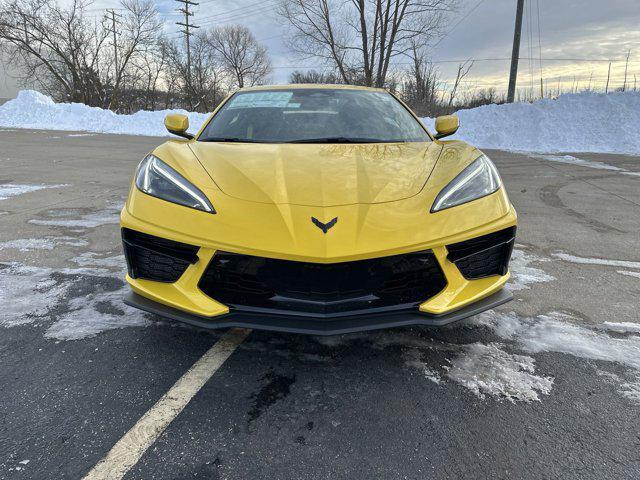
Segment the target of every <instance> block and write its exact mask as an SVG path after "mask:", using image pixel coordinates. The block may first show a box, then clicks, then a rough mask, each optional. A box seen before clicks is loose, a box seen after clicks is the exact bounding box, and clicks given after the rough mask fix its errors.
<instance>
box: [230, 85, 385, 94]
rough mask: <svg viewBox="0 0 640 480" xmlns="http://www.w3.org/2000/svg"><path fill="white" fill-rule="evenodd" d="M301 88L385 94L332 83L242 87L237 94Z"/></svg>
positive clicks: (357, 86) (361, 87)
mask: <svg viewBox="0 0 640 480" xmlns="http://www.w3.org/2000/svg"><path fill="white" fill-rule="evenodd" d="M301 88H324V89H339V90H370V91H374V92H386V90H385V89H384V88H373V87H363V86H360V85H343V84H333V83H292V84H289V85H259V86H255V87H244V88H241V89H239V90H238V91H239V92H252V91H260V90H291V89H301Z"/></svg>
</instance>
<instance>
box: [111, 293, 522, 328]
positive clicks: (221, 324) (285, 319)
mask: <svg viewBox="0 0 640 480" xmlns="http://www.w3.org/2000/svg"><path fill="white" fill-rule="evenodd" d="M512 299H513V295H512V294H511V293H510V292H508V291H507V290H499V291H498V292H496V293H494V294H492V295H490V296H488V297H486V298H483V299H482V300H479V301H478V302H476V303H473V304H471V305H467V306H466V307H463V308H461V309H459V310H456V311H454V312H450V313H446V314H441V315H433V314H427V313H422V312H419V311H417V310H404V311H395V312H389V313H373V314H360V315H351V316H342V317H339V318H333V319H317V318H307V317H300V316H297V315H285V314H277V315H275V314H264V313H250V312H232V313H227V314H224V315H220V316H218V317H216V318H210V317H203V316H200V315H194V314H190V313H188V312H184V311H182V310H178V309H176V308H172V307H168V306H166V305H163V304H161V303H158V302H154V301H153V300H150V299H148V298H145V297H143V296H141V295H138V294H136V293H134V292H129V293H127V294H126V295H125V297H124V303H126V304H127V305H129V306H131V307H135V308H138V309H140V310H143V311H145V312H149V313H153V314H156V315H159V316H161V317H164V318H168V319H170V320H174V321H177V322H181V323H186V324H189V325H192V326H195V327H198V328H203V329H207V330H214V329H220V328H231V327H241V328H251V329H255V330H271V331H276V332H287V333H304V334H308V335H339V334H344V333H354V332H363V331H368V330H380V329H386V328H395V327H408V326H412V325H420V326H428V327H441V326H443V325H447V324H449V323H452V322H457V321H459V320H462V319H465V318H468V317H471V316H473V315H477V314H478V313H482V312H484V311H486V310H489V309H491V308H494V307H497V306H498V305H502V304H503V303H506V302H509V301H510V300H512Z"/></svg>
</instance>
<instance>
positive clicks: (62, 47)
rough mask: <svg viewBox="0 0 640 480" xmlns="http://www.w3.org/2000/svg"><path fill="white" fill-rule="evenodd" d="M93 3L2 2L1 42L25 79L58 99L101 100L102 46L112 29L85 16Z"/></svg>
mask: <svg viewBox="0 0 640 480" xmlns="http://www.w3.org/2000/svg"><path fill="white" fill-rule="evenodd" d="M86 5H87V3H85V2H84V1H83V0H73V2H72V3H71V5H69V6H68V7H66V8H62V7H59V6H58V5H57V4H56V3H55V2H54V1H51V0H26V1H24V0H22V1H20V0H9V1H4V2H2V3H0V40H3V42H2V45H3V49H4V50H5V51H6V53H7V54H8V59H9V62H10V63H11V64H13V65H14V66H15V67H17V68H18V70H19V71H20V73H21V79H22V80H23V82H29V83H35V84H36V85H38V86H39V87H40V88H41V89H42V90H44V91H45V92H46V93H49V94H51V95H52V96H54V97H55V98H56V99H57V100H66V101H69V100H71V101H75V102H84V103H87V104H89V105H97V104H99V103H100V98H101V93H102V91H103V86H102V85H101V81H100V74H99V69H100V65H99V61H100V55H99V53H100V50H101V47H102V45H103V44H104V42H105V38H106V32H104V31H103V29H102V28H100V27H99V26H98V25H95V24H92V23H91V22H90V20H89V19H88V18H87V17H86V15H85V12H84V11H85V8H86Z"/></svg>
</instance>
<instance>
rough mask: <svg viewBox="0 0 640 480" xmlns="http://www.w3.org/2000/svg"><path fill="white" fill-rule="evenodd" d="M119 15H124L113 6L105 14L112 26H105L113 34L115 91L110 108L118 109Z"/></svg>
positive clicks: (119, 73)
mask: <svg viewBox="0 0 640 480" xmlns="http://www.w3.org/2000/svg"><path fill="white" fill-rule="evenodd" d="M118 17H122V15H120V14H119V13H116V11H115V10H114V9H113V8H111V9H108V10H107V13H106V15H105V17H104V18H105V20H106V21H107V24H108V23H109V21H110V22H111V26H106V27H105V28H106V29H107V31H108V32H109V33H112V34H113V93H112V95H111V99H110V100H109V106H108V108H109V109H110V110H113V109H116V107H117V103H118V90H119V89H120V80H121V78H120V77H121V72H120V70H118V29H117V25H118V23H120V20H118Z"/></svg>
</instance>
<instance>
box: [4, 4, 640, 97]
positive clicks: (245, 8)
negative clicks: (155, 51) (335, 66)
mask: <svg viewBox="0 0 640 480" xmlns="http://www.w3.org/2000/svg"><path fill="white" fill-rule="evenodd" d="M277 2H278V0H262V1H257V0H201V2H200V5H199V6H198V7H196V8H195V12H196V15H195V17H194V21H195V23H196V24H197V25H201V26H202V28H208V27H212V26H215V25H220V24H224V23H238V24H242V25H246V26H247V27H249V28H251V29H252V31H253V32H254V34H255V36H256V38H257V39H258V40H260V41H262V43H264V44H265V45H266V46H267V47H268V49H269V52H270V54H271V56H272V58H273V63H274V67H275V68H274V73H273V77H272V80H273V81H274V82H275V83H285V82H286V81H287V79H288V76H289V74H290V72H291V71H293V70H295V69H305V68H309V67H321V65H318V64H314V63H313V62H312V61H305V60H302V59H299V58H295V57H294V56H293V55H291V53H290V52H288V51H287V49H286V47H285V46H284V43H283V40H284V37H285V35H286V30H285V28H284V27H283V24H282V21H281V20H280V19H278V17H277V15H276V14H275V5H276V4H277ZM117 3H118V2H117V1H113V0H97V1H96V2H95V3H94V4H93V5H92V6H91V7H90V11H91V12H90V13H91V14H92V15H96V16H98V17H99V16H101V15H102V12H103V9H104V8H108V7H117ZM157 5H158V7H159V9H160V10H161V12H162V14H163V17H164V18H165V20H166V27H165V28H166V31H167V32H168V33H170V34H172V33H173V34H175V33H174V32H175V31H176V29H177V27H176V26H175V25H174V22H176V21H178V20H179V14H178V13H177V12H175V8H176V6H177V4H176V3H175V2H174V1H171V0H162V1H159V2H157ZM515 6H516V0H481V1H479V0H460V6H459V9H458V11H457V12H456V13H455V14H453V15H452V16H451V18H450V19H449V22H448V27H447V29H446V30H447V31H448V34H447V35H446V36H445V37H444V38H443V39H442V40H441V41H440V42H439V43H438V44H437V45H436V46H435V47H433V48H432V49H431V57H432V60H433V61H434V62H435V63H436V64H437V66H438V68H439V70H440V72H441V74H442V76H443V77H444V78H445V79H448V80H451V79H452V78H453V77H455V72H456V69H457V65H458V62H460V61H464V60H467V59H475V60H474V64H473V67H472V69H471V71H470V73H469V75H468V77H467V78H466V79H465V87H466V88H470V89H473V88H486V87H492V86H493V87H496V88H497V89H498V90H501V89H504V88H505V86H506V83H507V78H508V69H509V58H510V55H511V46H512V40H513V24H514V18H515ZM538 9H539V12H540V15H539V17H540V24H539V26H540V32H541V35H540V44H539V43H538ZM529 11H531V15H529ZM529 25H531V29H530V30H531V34H530V35H529ZM529 37H531V41H529ZM434 43H435V42H434ZM539 45H540V46H541V54H542V77H543V78H544V81H545V85H546V86H547V88H556V87H557V85H558V83H560V84H561V85H562V87H563V88H565V89H567V88H571V86H572V85H574V84H577V86H578V88H586V87H587V85H588V84H589V82H590V81H591V84H592V86H594V87H595V88H598V89H601V88H604V84H605V82H606V78H607V69H608V65H609V62H608V60H613V64H612V67H611V86H612V88H617V87H619V86H621V85H622V82H623V77H624V69H625V62H624V59H625V57H626V55H627V52H628V51H631V56H630V62H629V68H628V83H629V84H631V85H632V84H633V81H634V74H635V75H637V76H638V77H640V2H639V1H638V0H608V1H602V0H525V17H524V24H523V31H522V44H521V49H520V56H521V60H520V74H519V77H518V84H519V87H523V88H524V87H527V86H531V85H532V84H533V85H534V90H535V91H536V92H538V91H539V82H540V75H541V71H540V65H539V61H538V60H537V59H538V58H539V56H540V49H539ZM530 52H531V53H530ZM531 57H534V58H535V59H536V60H531V61H530V60H528V58H531ZM6 68H7V67H6V66H5V65H4V64H3V65H2V68H0V97H11V96H13V95H15V93H16V92H17V90H18V86H17V85H16V83H15V81H14V80H13V79H12V78H11V72H8V71H7V70H6ZM590 79H591V80H590ZM639 80H640V78H639Z"/></svg>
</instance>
